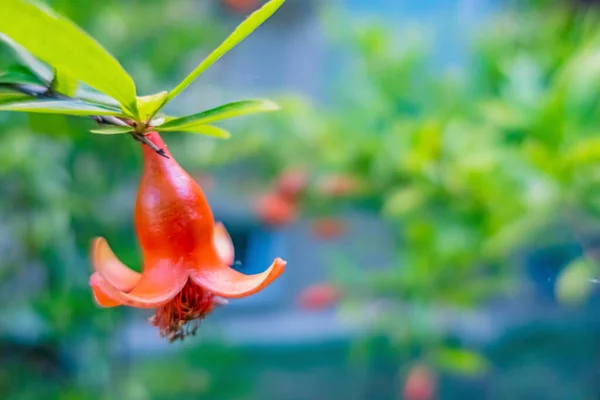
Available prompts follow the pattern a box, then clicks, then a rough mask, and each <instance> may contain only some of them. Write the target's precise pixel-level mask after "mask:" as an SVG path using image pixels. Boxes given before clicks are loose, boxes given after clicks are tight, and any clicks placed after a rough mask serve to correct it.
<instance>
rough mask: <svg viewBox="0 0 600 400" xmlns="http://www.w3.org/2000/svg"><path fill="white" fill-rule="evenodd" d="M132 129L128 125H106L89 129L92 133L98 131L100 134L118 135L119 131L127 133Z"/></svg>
mask: <svg viewBox="0 0 600 400" xmlns="http://www.w3.org/2000/svg"><path fill="white" fill-rule="evenodd" d="M131 131H133V128H132V127H130V126H106V127H102V128H97V129H90V132H92V133H98V134H100V135H118V134H121V133H129V132H131Z"/></svg>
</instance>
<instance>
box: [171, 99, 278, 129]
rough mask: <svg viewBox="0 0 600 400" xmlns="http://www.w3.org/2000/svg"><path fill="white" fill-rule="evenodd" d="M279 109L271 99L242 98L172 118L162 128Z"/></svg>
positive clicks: (203, 122)
mask: <svg viewBox="0 0 600 400" xmlns="http://www.w3.org/2000/svg"><path fill="white" fill-rule="evenodd" d="M276 110H279V106H278V105H277V104H275V103H273V102H272V101H269V100H242V101H236V102H234V103H228V104H224V105H222V106H219V107H216V108H213V109H210V110H206V111H202V112H199V113H197V114H192V115H188V116H185V117H180V118H175V119H171V120H170V121H168V122H166V123H165V124H164V125H162V129H165V128H167V129H170V128H177V130H180V128H182V127H185V126H188V125H198V124H201V125H203V124H207V123H209V122H215V121H221V120H224V119H228V118H233V117H239V116H241V115H247V114H254V113H259V112H269V111H276Z"/></svg>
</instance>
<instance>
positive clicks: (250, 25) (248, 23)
mask: <svg viewBox="0 0 600 400" xmlns="http://www.w3.org/2000/svg"><path fill="white" fill-rule="evenodd" d="M284 2H285V0H271V1H269V2H267V3H266V4H265V5H263V6H262V7H261V8H260V9H258V10H256V11H255V12H254V13H252V14H251V15H250V16H249V17H248V18H246V20H245V21H244V22H242V23H241V24H240V25H238V27H237V28H235V30H234V31H233V33H232V34H231V35H229V37H228V38H227V39H225V41H224V42H223V43H221V45H220V46H219V47H217V48H216V49H215V50H213V52H212V53H210V54H209V55H208V57H206V58H205V59H204V61H202V62H201V63H200V65H198V66H197V67H196V69H194V70H193V71H192V72H191V73H190V74H189V75H188V76H186V77H185V79H184V80H183V81H181V83H180V84H179V85H177V86H176V87H175V88H174V89H173V90H171V92H170V93H169V95H168V96H167V98H166V99H165V102H164V104H166V103H168V102H169V101H171V100H173V99H174V98H175V97H176V96H177V95H178V94H179V93H181V92H182V91H183V90H184V89H185V88H186V87H188V86H189V85H190V84H191V83H192V82H193V81H194V80H195V79H196V78H197V77H199V76H200V75H201V74H202V73H203V72H204V71H206V69H208V67H210V66H211V65H212V64H214V63H215V62H216V61H217V60H218V59H220V58H221V57H223V55H225V54H226V53H227V52H228V51H229V50H231V49H233V48H234V47H235V46H237V45H238V43H240V42H241V41H242V40H244V39H245V38H246V37H248V35H250V34H251V33H252V32H253V31H254V30H255V29H256V28H258V27H259V26H260V25H261V24H262V23H263V22H265V21H266V20H267V19H269V17H271V15H273V14H274V13H275V11H277V10H278V9H279V7H281V6H282V5H283V3H284ZM164 104H163V106H164Z"/></svg>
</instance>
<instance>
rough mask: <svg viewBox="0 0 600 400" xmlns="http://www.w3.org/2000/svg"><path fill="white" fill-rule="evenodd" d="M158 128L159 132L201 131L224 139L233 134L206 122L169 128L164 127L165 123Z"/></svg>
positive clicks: (200, 132) (202, 133)
mask: <svg viewBox="0 0 600 400" xmlns="http://www.w3.org/2000/svg"><path fill="white" fill-rule="evenodd" d="M156 130H157V131H159V132H175V131H176V132H190V133H199V134H201V135H208V136H215V137H219V138H222V139H229V138H230V137H231V134H230V133H229V132H227V131H226V130H225V129H223V128H219V127H216V126H214V125H205V124H197V125H192V124H190V125H187V126H183V127H177V128H172V129H171V128H167V129H164V125H162V126H158V127H156Z"/></svg>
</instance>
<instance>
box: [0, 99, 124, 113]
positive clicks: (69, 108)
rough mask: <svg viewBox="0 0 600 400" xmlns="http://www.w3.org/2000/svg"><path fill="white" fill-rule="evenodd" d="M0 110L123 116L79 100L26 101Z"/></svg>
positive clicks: (0, 107) (116, 109) (106, 108)
mask: <svg viewBox="0 0 600 400" xmlns="http://www.w3.org/2000/svg"><path fill="white" fill-rule="evenodd" d="M0 110H4V111H21V112H33V113H41V114H63V115H110V116H122V115H123V112H122V111H121V110H119V109H118V108H112V107H106V106H100V105H96V104H90V103H86V102H83V101H80V100H26V101H18V102H10V103H5V104H0Z"/></svg>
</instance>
